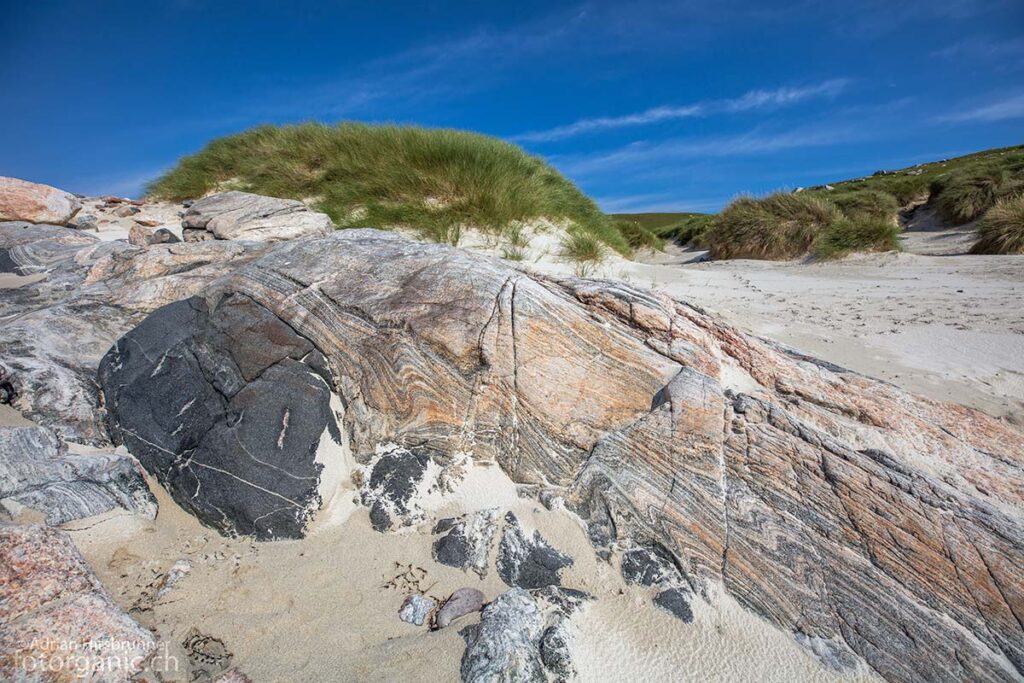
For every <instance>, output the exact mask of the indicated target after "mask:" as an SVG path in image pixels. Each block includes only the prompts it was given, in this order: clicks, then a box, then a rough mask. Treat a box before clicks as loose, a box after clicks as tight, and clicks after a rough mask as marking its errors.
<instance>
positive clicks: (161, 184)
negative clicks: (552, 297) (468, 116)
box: [147, 123, 631, 254]
mask: <svg viewBox="0 0 1024 683" xmlns="http://www.w3.org/2000/svg"><path fill="white" fill-rule="evenodd" d="M218 189H239V190H246V191H249V192H255V193H258V194H265V195H270V196H275V197H287V198H294V199H302V200H304V201H307V202H308V203H310V204H311V205H313V206H314V207H316V208H317V209H319V210H320V211H323V212H325V213H327V214H328V215H329V216H330V217H331V218H332V219H333V220H334V222H335V223H336V224H337V225H338V226H339V227H342V228H350V227H396V226H401V227H406V228H410V229H412V230H415V231H416V232H418V233H419V234H420V235H422V236H423V237H425V238H427V239H432V240H435V241H440V242H449V243H458V241H459V237H460V234H461V232H462V231H463V230H464V229H467V228H476V229H479V230H482V231H484V232H488V233H491V234H494V235H495V236H496V237H497V238H499V239H500V238H503V237H506V236H508V235H510V234H511V233H512V232H513V231H515V230H517V229H518V226H519V225H521V223H522V222H523V221H529V220H531V219H537V218H550V219H553V220H556V221H566V223H567V224H568V226H569V228H568V229H569V233H570V235H579V236H582V237H586V238H588V239H593V240H597V241H598V242H600V243H603V244H604V245H607V246H608V247H611V248H612V249H614V250H616V251H618V252H620V253H623V254H628V253H629V252H630V251H631V249H630V246H629V244H628V242H627V240H626V239H625V237H624V236H623V235H622V233H620V232H619V230H618V229H617V228H616V226H615V224H614V223H613V221H612V220H610V219H609V218H608V217H607V216H605V215H604V214H602V213H601V211H600V210H599V209H598V208H597V206H596V205H595V204H594V202H593V201H592V200H591V199H590V198H588V197H587V196H586V195H584V194H583V193H582V192H580V190H579V189H578V188H577V187H576V186H575V185H574V184H573V183H572V182H571V181H569V180H567V179H566V178H565V177H563V176H562V175H561V174H560V173H558V171H556V170H555V169H554V168H552V167H551V166H550V165H548V164H547V163H546V162H545V161H544V160H542V159H540V158H539V157H535V156H531V155H529V154H527V153H526V152H524V151H523V150H522V149H521V148H519V147H516V146H514V145H511V144H508V143H506V142H502V141H501V140H498V139H495V138H491V137H487V136H485V135H478V134H475V133H467V132H462V131H455V130H439V129H426V128H417V127H408V126H391V125H382V126H377V125H364V124H357V123H341V124H338V125H323V124H318V123H306V124H301V125H294V126H261V127H259V128H254V129H252V130H248V131H246V132H244V133H239V134H237V135H232V136H229V137H224V138H220V139H218V140H214V141H213V142H211V143H209V144H208V145H207V146H206V147H205V148H203V149H202V150H201V151H199V152H198V153H196V154H194V155H192V156H188V157H185V158H183V159H181V160H180V161H179V162H178V165H177V166H176V167H175V168H173V169H172V170H171V171H169V172H168V173H167V174H165V175H164V176H162V177H160V178H158V179H157V180H155V181H153V183H152V184H150V185H149V187H148V188H147V192H148V194H149V195H150V196H153V197H160V198H166V199H187V198H194V197H200V196H202V195H204V194H206V193H207V192H210V191H213V190H218Z"/></svg>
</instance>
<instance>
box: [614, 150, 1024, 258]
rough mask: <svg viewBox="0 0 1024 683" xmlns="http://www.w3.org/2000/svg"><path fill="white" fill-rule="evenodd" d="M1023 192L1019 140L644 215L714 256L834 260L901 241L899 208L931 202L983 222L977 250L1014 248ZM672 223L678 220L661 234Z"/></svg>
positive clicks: (1022, 237) (953, 218) (652, 225)
mask: <svg viewBox="0 0 1024 683" xmlns="http://www.w3.org/2000/svg"><path fill="white" fill-rule="evenodd" d="M1021 197H1024V146H1017V147H1006V148H1001V149H991V150H986V151H983V152H977V153H975V154H969V155H966V156H962V157H957V158H954V159H947V160H944V161H937V162H933V163H927V164H918V165H916V166H911V167H908V168H903V169H899V170H896V171H882V172H878V173H876V174H874V175H871V176H867V177H864V178H856V179H853V180H847V181H843V182H837V183H833V184H830V185H819V186H816V187H812V188H807V189H804V190H801V191H798V192H777V193H774V194H770V195H767V196H765V197H760V198H754V197H750V196H740V197H739V198H737V199H735V200H734V201H732V202H731V203H730V204H729V205H728V206H727V207H725V209H723V210H722V212H721V213H719V214H717V215H700V214H698V216H699V218H694V217H693V215H691V214H646V216H649V218H648V219H647V220H646V223H645V225H646V226H647V227H648V228H649V229H651V230H652V231H653V232H655V234H659V235H660V236H663V237H667V238H669V239H675V240H676V241H677V242H678V243H680V244H690V245H692V246H706V247H708V248H709V250H710V254H711V256H712V258H758V259H791V258H798V257H801V256H805V255H813V256H815V257H818V258H837V257H841V256H844V255H846V254H849V253H851V252H863V251H889V250H894V249H898V248H899V233H900V228H899V221H898V215H899V212H900V210H901V208H903V207H905V206H908V205H911V204H915V203H919V202H924V201H928V202H929V203H931V204H932V205H933V206H934V207H935V209H936V210H937V211H938V213H939V214H940V215H941V216H942V218H943V219H944V220H945V221H946V222H947V223H948V224H949V225H953V226H955V225H963V224H965V223H970V222H972V221H975V220H978V221H979V223H978V228H979V239H978V243H977V245H976V246H975V248H974V251H975V253H1020V250H1021V248H1022V247H1021V246H1020V245H1021V244H1024V223H1022V221H1021V218H1022V217H1024V208H1022V204H1021V201H1024V200H1021V199H1020V198H1021ZM617 218H620V219H621V218H627V217H625V216H619V217H617ZM979 219H980V220H979ZM670 224H672V225H675V226H676V227H675V228H674V229H673V230H671V231H669V232H667V233H659V232H658V229H661V228H663V226H666V225H670Z"/></svg>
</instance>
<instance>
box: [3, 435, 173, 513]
mask: <svg viewBox="0 0 1024 683" xmlns="http://www.w3.org/2000/svg"><path fill="white" fill-rule="evenodd" d="M5 501H6V505H5ZM12 503H13V504H15V505H18V506H24V507H28V508H32V509H34V510H37V511H38V512H41V513H43V514H45V515H46V523H47V524H52V525H56V524H63V523H64V522H68V521H71V520H74V519H81V518H83V517H91V516H92V515H98V514H100V513H101V512H106V511H108V510H111V509H113V508H115V507H120V508H123V509H125V510H128V511H130V512H135V513H138V514H141V515H144V516H146V517H149V518H150V519H152V518H154V517H156V500H154V498H153V496H152V494H150V492H149V488H148V487H147V486H146V482H145V480H143V478H142V475H141V473H140V472H139V471H138V469H136V465H135V462H134V461H133V460H132V459H131V458H129V457H128V456H125V455H119V454H117V453H90V454H88V455H78V454H71V453H68V447H67V444H65V443H64V442H63V441H61V440H60V439H58V438H57V436H56V435H55V434H54V433H53V432H52V431H51V430H49V429H46V428H44V427H0V510H3V509H5V508H6V509H7V511H8V513H9V514H12V513H13V512H14V510H12V509H10V506H11V504H12Z"/></svg>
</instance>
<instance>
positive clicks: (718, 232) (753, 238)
mask: <svg viewBox="0 0 1024 683" xmlns="http://www.w3.org/2000/svg"><path fill="white" fill-rule="evenodd" d="M841 217H842V214H841V213H840V211H839V209H837V208H836V207H835V205H833V204H832V203H831V202H828V201H827V200H824V199H821V198H820V197H816V196H814V195H812V194H810V193H799V194H791V193H786V192H779V193H776V194H772V195H768V196H767V197H763V198H761V199H755V198H753V197H741V198H739V199H737V200H735V201H733V202H732V203H731V204H729V206H727V207H725V209H724V210H723V211H722V213H720V214H719V215H718V216H717V218H715V220H714V222H713V223H712V225H711V226H710V227H709V229H708V231H707V233H706V234H705V236H704V239H705V241H706V242H707V245H708V249H709V250H710V256H711V258H715V259H729V258H751V259H791V258H797V257H799V256H803V255H805V254H807V253H808V252H809V251H810V249H811V246H812V245H813V244H814V241H815V240H816V239H817V238H818V236H819V235H820V234H821V233H822V232H823V231H824V230H825V229H826V228H827V227H829V226H830V225H832V223H834V222H836V221H837V220H839V219H840V218H841Z"/></svg>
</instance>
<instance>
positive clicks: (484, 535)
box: [432, 508, 498, 578]
mask: <svg viewBox="0 0 1024 683" xmlns="http://www.w3.org/2000/svg"><path fill="white" fill-rule="evenodd" d="M497 528H498V510H497V509H496V508H491V509H487V510H478V511H477V512H474V513H471V514H468V515H463V516H462V517H458V518H446V519H442V520H440V521H438V523H437V524H436V525H435V526H434V533H435V534H438V533H442V534H444V535H443V536H441V538H439V539H437V540H436V541H434V545H433V549H432V553H433V556H434V559H435V560H436V561H438V562H440V563H441V564H444V565H448V566H449V567H458V568H459V569H464V570H465V569H472V570H473V571H474V572H476V573H477V574H478V575H479V576H480V578H484V577H485V576H487V561H488V557H489V556H490V552H491V545H492V544H493V542H494V535H495V532H496V531H497Z"/></svg>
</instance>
